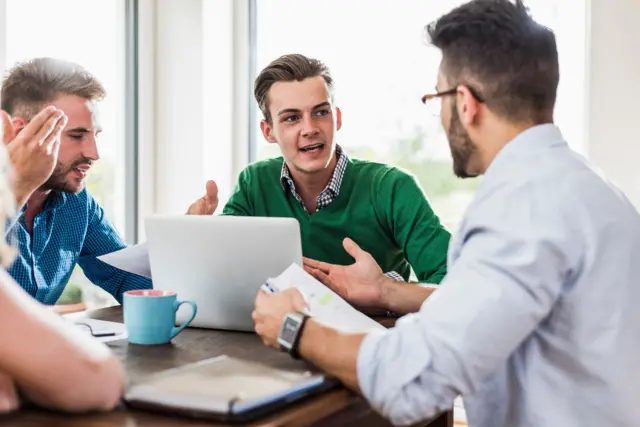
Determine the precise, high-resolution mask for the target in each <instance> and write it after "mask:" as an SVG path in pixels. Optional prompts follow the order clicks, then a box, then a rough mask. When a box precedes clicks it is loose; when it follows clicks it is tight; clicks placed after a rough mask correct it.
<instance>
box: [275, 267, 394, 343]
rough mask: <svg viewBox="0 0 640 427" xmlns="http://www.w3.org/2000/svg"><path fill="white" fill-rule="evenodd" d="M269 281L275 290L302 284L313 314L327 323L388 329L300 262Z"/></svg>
mask: <svg viewBox="0 0 640 427" xmlns="http://www.w3.org/2000/svg"><path fill="white" fill-rule="evenodd" d="M269 284H270V285H271V287H273V288H275V289H274V290H275V291H284V290H285V289H288V288H290V287H295V288H298V290H300V292H302V293H303V294H304V296H305V297H306V298H307V301H308V303H309V309H310V311H311V315H312V316H313V318H314V319H315V320H316V321H318V322H319V323H322V324H323V325H326V326H329V327H332V328H334V329H337V330H339V331H342V332H345V333H358V332H368V331H370V330H372V329H385V327H384V326H382V325H381V324H380V323H378V322H376V321H375V320H373V319H371V318H370V317H368V316H367V315H365V314H363V313H361V312H360V311H358V310H356V309H355V308H353V307H352V306H351V305H350V304H349V303H348V302H346V301H345V300H344V299H342V297H340V295H338V294H336V293H335V292H333V291H332V290H331V289H329V288H328V287H326V286H325V285H323V284H322V283H321V282H319V281H318V280H316V279H315V278H314V277H313V276H311V275H310V274H309V273H307V272H306V271H304V269H303V268H302V267H300V266H299V265H298V264H295V263H294V264H291V266H290V267H289V268H287V269H286V270H285V271H284V272H283V273H282V274H281V275H280V276H278V277H276V278H272V279H269Z"/></svg>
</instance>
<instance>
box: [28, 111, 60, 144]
mask: <svg viewBox="0 0 640 427" xmlns="http://www.w3.org/2000/svg"><path fill="white" fill-rule="evenodd" d="M57 111H58V110H57V109H56V107H54V106H53V105H50V106H48V107H47V108H44V109H43V110H42V111H40V112H39V113H38V114H36V116H35V117H34V118H33V119H31V121H30V122H29V123H28V124H27V125H26V126H25V127H24V129H22V131H21V132H20V136H22V137H23V138H24V139H25V140H26V141H29V140H30V139H31V138H32V137H33V136H34V135H35V134H37V133H38V132H39V131H40V129H41V128H42V127H43V126H44V124H45V123H46V122H47V120H49V119H50V118H51V117H52V116H53V115H54V114H56V112H57Z"/></svg>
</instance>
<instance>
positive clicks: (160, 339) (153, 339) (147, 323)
mask: <svg viewBox="0 0 640 427" xmlns="http://www.w3.org/2000/svg"><path fill="white" fill-rule="evenodd" d="M122 302H123V311H124V324H125V327H126V328H127V334H128V335H129V342H130V343H133V344H165V343H168V342H169V341H171V340H172V339H173V338H174V337H175V336H176V335H178V334H179V333H180V332H182V330H183V329H184V328H186V327H187V326H188V325H189V323H191V321H192V320H193V318H194V317H196V312H197V311H198V307H197V305H196V303H195V302H193V301H188V300H187V301H178V296H177V295H176V293H175V292H171V291H161V290H158V289H140V290H134V291H127V292H125V293H124V295H123V301H122ZM182 304H189V305H191V308H192V309H193V310H192V311H193V312H192V313H191V316H189V318H188V319H187V320H186V321H185V322H184V323H183V324H182V325H180V326H177V327H176V326H175V325H176V312H177V311H178V308H179V307H180V306H181V305H182Z"/></svg>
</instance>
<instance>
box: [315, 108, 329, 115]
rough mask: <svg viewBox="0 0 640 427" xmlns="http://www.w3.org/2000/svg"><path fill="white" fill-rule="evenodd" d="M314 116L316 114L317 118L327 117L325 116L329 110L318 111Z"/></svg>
mask: <svg viewBox="0 0 640 427" xmlns="http://www.w3.org/2000/svg"><path fill="white" fill-rule="evenodd" d="M316 114H317V115H318V116H327V115H329V110H327V109H324V110H318V111H316Z"/></svg>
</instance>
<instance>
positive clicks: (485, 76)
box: [425, 0, 560, 123]
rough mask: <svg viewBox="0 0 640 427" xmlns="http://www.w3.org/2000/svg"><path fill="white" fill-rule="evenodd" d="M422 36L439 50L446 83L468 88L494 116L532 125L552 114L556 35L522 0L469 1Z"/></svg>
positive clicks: (558, 74) (557, 71)
mask: <svg viewBox="0 0 640 427" xmlns="http://www.w3.org/2000/svg"><path fill="white" fill-rule="evenodd" d="M425 32H426V36H427V38H428V41H429V42H430V43H431V44H432V45H434V46H435V47H437V48H438V49H440V50H441V51H442V70H443V72H444V74H445V75H446V77H447V79H448V80H449V83H450V84H452V85H453V84H455V85H459V84H462V85H469V86H471V87H473V88H474V89H476V91H477V92H479V94H480V95H481V96H482V98H483V100H484V101H485V102H486V104H487V106H488V107H489V108H491V109H492V110H493V111H495V112H496V114H499V115H501V116H502V117H505V118H507V119H509V120H511V121H514V122H523V121H533V122H534V123H541V122H543V121H545V120H546V119H547V118H548V117H550V116H551V115H552V114H553V109H554V106H555V102H556V94H557V89H558V81H559V78H560V72H559V66H558V51H557V48H556V40H555V36H554V34H553V32H552V31H551V30H550V29H548V28H546V27H544V26H542V25H540V24H538V23H537V22H535V21H534V20H533V19H532V18H531V16H530V15H529V12H528V10H527V8H526V7H525V5H524V4H523V3H522V1H521V0H517V1H516V2H515V3H512V2H511V1H509V0H472V1H470V2H468V3H465V4H463V5H461V6H459V7H457V8H455V9H453V10H452V11H451V12H449V13H448V14H446V15H444V16H442V17H441V18H439V19H438V20H437V21H435V22H432V23H431V24H429V25H427V26H426V28H425Z"/></svg>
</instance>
